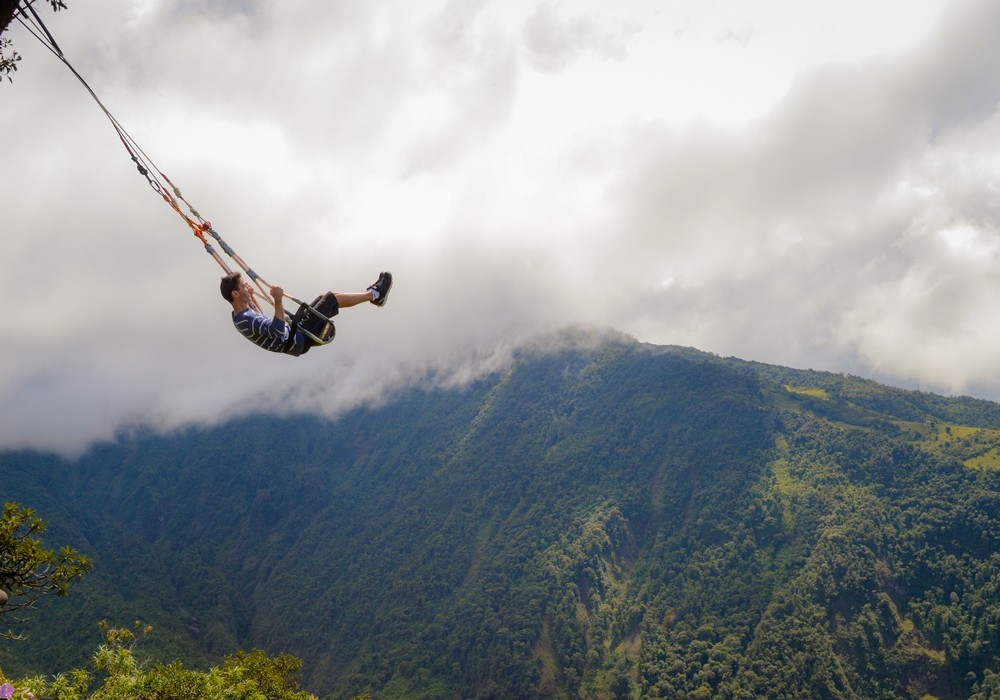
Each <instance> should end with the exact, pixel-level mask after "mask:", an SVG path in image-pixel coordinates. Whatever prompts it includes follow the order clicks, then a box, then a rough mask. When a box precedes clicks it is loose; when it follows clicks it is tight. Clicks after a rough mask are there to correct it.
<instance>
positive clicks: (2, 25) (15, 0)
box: [0, 0, 66, 81]
mask: <svg viewBox="0 0 1000 700" xmlns="http://www.w3.org/2000/svg"><path fill="white" fill-rule="evenodd" d="M20 2H21V0H0V81H2V80H3V78H5V77H6V78H7V80H8V81H11V80H13V79H12V78H11V77H10V74H11V73H13V72H14V71H16V70H17V62H18V61H20V60H21V56H20V55H18V53H17V51H13V50H11V51H10V53H9V54H8V53H7V50H8V49H10V46H11V41H10V39H7V38H5V37H4V36H3V33H4V32H6V31H7V27H8V26H9V25H10V23H11V22H12V21H13V20H14V14H15V13H16V12H17V11H18V8H19V6H20ZM47 2H48V3H49V5H51V6H52V11H53V12H58V11H59V10H65V9H66V3H65V2H63V0H47Z"/></svg>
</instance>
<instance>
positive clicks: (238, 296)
mask: <svg viewBox="0 0 1000 700" xmlns="http://www.w3.org/2000/svg"><path fill="white" fill-rule="evenodd" d="M391 287H392V274H390V273H388V272H383V273H381V274H380V275H379V276H378V281H376V282H375V284H373V285H372V286H370V287H369V288H368V289H367V290H365V291H363V292H336V293H334V292H327V293H326V294H323V295H321V296H319V297H317V298H316V300H315V301H314V302H313V303H312V304H311V307H312V308H313V309H315V310H316V311H317V312H319V313H320V314H322V315H323V316H325V317H326V318H328V319H331V321H330V322H329V323H327V321H325V320H323V319H322V318H317V317H316V316H315V315H313V314H312V313H310V312H309V311H308V310H307V309H299V311H298V313H296V314H295V316H294V317H293V318H292V322H291V325H289V324H288V323H287V322H286V321H285V309H284V306H283V300H284V297H285V290H283V289H282V288H281V287H279V286H278V285H274V286H272V287H271V298H272V299H273V300H274V317H273V318H268V317H267V316H265V315H264V314H263V313H262V312H261V310H260V307H259V306H258V305H257V301H256V300H255V299H254V296H253V288H252V287H251V286H250V283H249V282H247V281H246V280H244V279H243V277H242V275H241V274H240V273H239V272H231V273H229V274H228V275H226V276H225V277H223V278H222V282H221V283H220V284H219V291H220V292H222V298H223V299H225V300H226V301H228V302H229V303H230V304H232V306H233V325H234V326H236V330H238V331H239V332H240V333H241V334H242V335H243V337H244V338H246V339H247V340H249V341H250V342H252V343H254V344H255V345H258V346H259V347H262V348H264V349H265V350H270V351H271V352H280V353H284V354H286V355H294V356H296V357H298V356H299V355H304V354H305V353H307V352H309V348H311V347H313V346H314V345H317V344H318V343H317V342H316V340H314V339H313V338H314V337H315V338H319V339H321V342H324V343H325V342H327V341H329V340H330V339H332V338H333V335H334V332H335V331H334V327H333V321H332V319H333V317H334V316H336V315H337V314H338V313H339V312H340V309H346V308H349V307H351V306H357V305H358V304H362V303H364V302H366V301H367V302H370V303H372V304H374V305H375V306H385V302H386V299H387V298H388V296H389V289H390V288H391ZM310 336H312V337H310Z"/></svg>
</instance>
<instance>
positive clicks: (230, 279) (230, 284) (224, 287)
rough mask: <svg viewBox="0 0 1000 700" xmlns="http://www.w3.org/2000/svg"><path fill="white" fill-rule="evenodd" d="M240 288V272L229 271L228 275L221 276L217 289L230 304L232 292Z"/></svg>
mask: <svg viewBox="0 0 1000 700" xmlns="http://www.w3.org/2000/svg"><path fill="white" fill-rule="evenodd" d="M239 288H240V273H239V272H230V273H229V274H228V275H226V276H225V277H223V278H222V281H221V282H219V291H220V292H222V298H223V299H225V300H226V301H228V302H229V303H230V304H232V303H233V292H235V291H236V290H237V289H239Z"/></svg>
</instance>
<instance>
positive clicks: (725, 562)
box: [0, 335, 1000, 700]
mask: <svg viewBox="0 0 1000 700" xmlns="http://www.w3.org/2000/svg"><path fill="white" fill-rule="evenodd" d="M569 338H570V339H572V338H575V340H576V342H570V340H569V339H566V340H567V342H565V343H564V344H562V345H559V346H558V349H555V350H553V349H549V350H545V351H543V350H541V349H537V350H524V351H522V352H521V353H520V354H519V356H518V357H517V358H516V360H515V362H514V363H513V365H512V366H511V367H510V368H509V369H508V370H506V371H505V372H503V373H500V374H496V375H493V376H490V377H488V378H485V379H483V380H480V381H477V382H475V383H474V384H472V385H470V386H467V387H464V388H461V389H440V388H439V389H420V388H416V389H412V390H410V391H407V392H405V393H403V394H400V395H397V396H394V397H393V398H392V400H391V401H389V402H388V403H385V404H383V405H379V406H377V407H371V408H365V409H360V410H357V411H354V412H352V413H350V414H347V415H345V416H342V417H341V418H340V419H338V420H336V421H327V420H323V419H319V418H316V417H306V416H296V417H288V418H276V417H273V416H260V417H254V418H250V419H243V420H238V421H234V422H231V423H229V424H226V425H223V426H221V427H217V428H211V429H198V430H189V431H185V432H182V433H179V434H174V435H167V436H161V435H154V434H149V433H144V432H141V431H140V432H136V433H131V434H126V435H122V436H121V438H120V439H119V440H118V441H116V442H115V443H113V444H107V445H101V446H99V447H96V448H94V449H92V450H91V451H90V452H88V453H87V454H86V455H84V456H83V457H82V458H80V459H78V460H73V461H67V460H63V459H60V458H57V457H54V456H50V455H44V454H38V453H27V452H18V453H7V454H2V455H0V473H2V474H3V486H2V494H3V499H4V500H5V501H17V502H19V503H23V504H25V505H28V506H30V507H32V508H33V509H35V511H36V512H37V513H38V514H39V515H40V516H41V517H43V518H44V519H45V520H46V521H48V522H49V523H50V530H49V532H48V533H46V541H47V542H48V543H51V544H59V545H61V544H69V545H71V546H73V547H74V548H76V549H78V550H79V551H81V552H82V553H84V554H86V555H88V556H89V557H91V558H92V559H93V562H94V567H93V570H92V571H91V572H90V573H89V574H88V575H87V576H86V578H85V579H84V580H83V581H81V582H80V583H79V584H78V585H77V586H76V587H75V589H74V593H73V594H72V595H71V596H70V597H69V598H67V599H65V600H60V601H58V602H57V603H56V604H54V605H53V606H52V607H50V608H48V609H46V610H44V611H41V612H39V613H37V614H36V616H35V621H34V623H33V626H32V627H31V628H30V629H29V630H28V632H29V633H30V639H29V640H28V641H26V642H0V666H2V667H3V669H4V671H6V672H7V673H8V675H16V674H19V673H26V672H28V671H37V672H43V673H48V674H52V673H55V672H57V671H62V670H66V669H68V668H70V667H71V666H84V665H86V664H87V662H88V659H89V656H90V654H91V653H92V650H93V648H94V646H95V645H96V642H97V640H98V633H97V626H96V625H97V622H98V621H99V620H101V619H108V620H109V621H111V622H112V623H113V624H121V625H125V626H128V625H131V624H132V621H133V620H136V619H141V620H143V621H144V622H147V623H149V624H151V625H152V626H153V628H154V631H153V632H152V633H151V634H150V635H149V637H148V638H147V640H146V641H145V642H144V645H143V647H142V648H143V649H144V650H145V651H146V653H148V654H150V655H151V656H154V657H155V658H157V659H160V660H163V661H169V660H172V659H174V658H179V659H181V660H183V661H184V662H185V664H190V665H193V666H196V667H198V666H202V667H206V666H208V665H209V664H212V663H216V662H218V660H219V659H221V658H222V656H223V655H225V654H228V653H231V652H233V651H235V650H237V649H247V650H249V649H252V648H262V649H265V650H266V651H268V652H269V653H279V652H287V653H290V654H293V655H295V656H297V657H299V658H301V659H302V660H303V661H304V667H303V674H302V675H303V679H304V683H303V685H304V687H305V688H307V689H309V690H311V691H312V692H314V693H316V694H317V695H319V696H321V697H324V698H327V697H329V698H350V697H354V696H356V695H360V694H363V693H370V694H371V695H372V697H375V698H518V697H552V698H573V697H593V698H635V697H669V698H805V697H808V698H899V697H903V698H923V699H924V700H926V699H927V698H941V699H944V698H968V697H974V698H981V699H985V698H989V697H1000V676H996V675H993V672H994V671H997V672H1000V659H998V656H1000V594H998V588H1000V498H998V487H1000V406H998V405H997V404H994V403H990V402H986V401H978V400H973V399H967V398H962V399H950V398H944V397H940V396H935V395H933V394H927V393H921V392H909V391H903V390H899V389H893V388H889V387H885V386H881V385H878V384H876V383H874V382H870V381H867V380H863V379H859V378H854V377H845V376H842V375H837V374H828V373H821V372H811V371H798V370H790V369H787V368H780V367H773V366H768V365H762V364H758V363H750V362H743V361H739V360H735V359H724V358H719V357H716V356H713V355H708V354H705V353H700V352H698V351H695V350H691V349H686V348H677V347H655V346H648V345H642V344H639V343H636V342H633V341H631V340H627V339H623V338H604V339H603V340H601V342H594V341H592V340H591V341H588V340H587V339H586V338H585V337H583V336H580V335H575V336H570V337H569ZM993 693H998V695H993Z"/></svg>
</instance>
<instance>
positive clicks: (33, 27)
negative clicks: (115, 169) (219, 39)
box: [15, 0, 329, 340]
mask: <svg viewBox="0 0 1000 700" xmlns="http://www.w3.org/2000/svg"><path fill="white" fill-rule="evenodd" d="M32 2H34V0H27V1H25V2H21V1H20V0H19V1H18V2H17V3H16V5H15V12H16V13H17V14H16V17H17V20H18V22H20V24H21V25H22V26H23V27H24V28H25V29H27V31H28V32H29V33H30V34H31V35H32V36H34V37H35V39H37V40H38V41H39V42H40V43H41V44H42V45H43V46H44V47H45V48H47V49H48V50H49V51H50V52H51V53H52V54H53V55H54V56H55V57H56V58H58V59H59V60H60V61H61V62H62V63H63V65H65V66H66V67H67V68H68V69H69V70H70V72H71V73H72V74H73V75H74V76H76V79H77V80H78V81H80V84H81V85H83V87H84V88H85V89H86V90H87V92H88V93H90V96H91V97H92V98H93V99H94V102H96V103H97V106H98V107H100V108H101V111H103V112H104V115H105V116H106V117H107V118H108V121H110V122H111V126H112V127H114V130H115V132H116V133H117V134H118V138H119V140H120V141H121V142H122V145H123V146H124V147H125V150H126V151H127V152H128V154H129V157H130V158H131V159H132V162H133V163H134V164H135V166H136V169H137V170H138V171H139V174H140V175H142V176H143V177H144V178H146V182H147V183H148V184H149V186H150V187H151V188H152V189H153V191H154V192H156V193H157V194H158V195H160V197H161V198H162V199H163V200H164V201H165V202H166V203H167V204H168V205H169V206H170V208H171V209H173V210H174V211H175V212H176V213H177V215H178V216H180V217H181V219H182V220H183V221H184V223H185V224H187V226H188V228H190V229H191V232H192V233H193V234H194V235H195V237H196V238H198V240H200V241H201V243H202V245H203V246H204V247H205V251H206V252H207V253H208V254H209V255H211V256H212V258H213V259H214V260H215V262H217V263H218V264H219V266H220V267H221V268H222V269H223V271H224V272H225V273H226V274H230V273H232V271H233V270H232V268H230V266H229V265H228V263H227V262H226V260H225V258H223V257H222V255H220V254H219V252H218V251H217V250H216V249H215V247H214V246H213V245H212V243H211V241H210V240H209V239H210V238H211V239H213V240H214V241H215V242H216V243H217V244H218V245H219V247H220V248H221V249H222V251H223V252H224V253H225V254H226V255H228V256H229V258H231V259H232V260H233V261H234V262H235V263H236V265H237V266H238V267H239V268H240V269H241V270H242V271H243V272H244V273H245V274H246V275H247V277H249V278H250V279H251V281H253V282H254V284H255V285H256V286H257V291H256V292H255V294H257V295H258V296H260V297H261V298H263V299H264V300H266V301H268V303H271V304H273V301H271V299H270V295H269V293H268V292H269V289H270V287H271V285H270V284H269V283H268V282H267V281H266V280H265V279H264V278H263V277H261V276H260V275H259V274H257V272H256V271H255V270H254V269H253V268H251V267H250V266H249V265H248V264H247V263H246V262H245V261H244V260H243V258H242V257H240V255H239V254H238V253H237V252H236V251H235V250H233V248H232V247H231V246H230V245H229V244H228V243H226V241H224V240H223V239H222V236H221V235H219V232H218V231H216V230H215V229H214V228H213V227H212V223H211V222H210V221H208V220H207V219H205V218H203V217H202V215H201V214H200V213H199V212H198V210H197V209H195V208H194V207H193V206H192V205H191V203H190V202H188V201H187V199H185V198H184V195H182V194H181V191H180V188H178V187H177V186H176V185H174V183H173V182H171V180H170V178H169V177H167V175H166V174H165V173H164V172H163V171H162V170H160V169H159V168H158V167H156V164H155V163H153V161H152V159H151V158H150V157H149V156H147V155H146V153H145V152H144V151H143V150H142V148H141V147H140V146H139V144H138V143H137V142H136V141H135V139H133V138H132V137H131V136H130V135H129V133H128V132H127V131H126V130H125V128H124V127H123V126H122V124H121V122H119V121H118V120H117V119H116V118H115V116H114V115H113V114H112V113H111V111H110V110H109V109H108V108H107V107H106V106H105V105H104V103H103V102H102V101H101V99H100V98H99V97H98V96H97V93H96V92H95V91H94V90H93V88H91V87H90V85H89V84H88V83H87V81H86V80H84V78H83V76H82V75H80V73H79V72H78V71H77V70H76V68H74V67H73V65H72V64H71V63H70V62H69V59H67V58H66V55H65V54H64V53H63V51H62V49H61V48H60V47H59V44H58V43H56V40H55V38H54V37H53V36H52V34H51V32H49V30H48V27H46V26H45V23H44V22H42V19H41V17H39V16H38V13H37V12H35V9H34V8H33V7H32V6H31V5H32ZM182 204H183V207H182V206H181V205H182ZM185 209H186V210H187V211H186V212H185ZM286 296H287V297H288V299H289V300H290V301H292V302H293V303H295V304H298V305H299V306H300V307H305V308H306V309H308V310H309V311H310V312H311V313H312V314H314V315H316V316H318V317H319V318H321V319H324V320H326V321H329V319H326V318H325V317H324V316H323V315H322V314H320V313H319V312H318V311H316V310H315V309H313V308H312V306H311V305H310V304H307V303H306V302H304V301H302V300H301V299H298V298H296V297H294V296H291V295H286ZM299 311H300V313H301V312H302V309H301V308H300V310H299ZM297 315H298V314H297ZM300 330H301V329H300ZM314 340H316V339H315V338H314Z"/></svg>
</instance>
